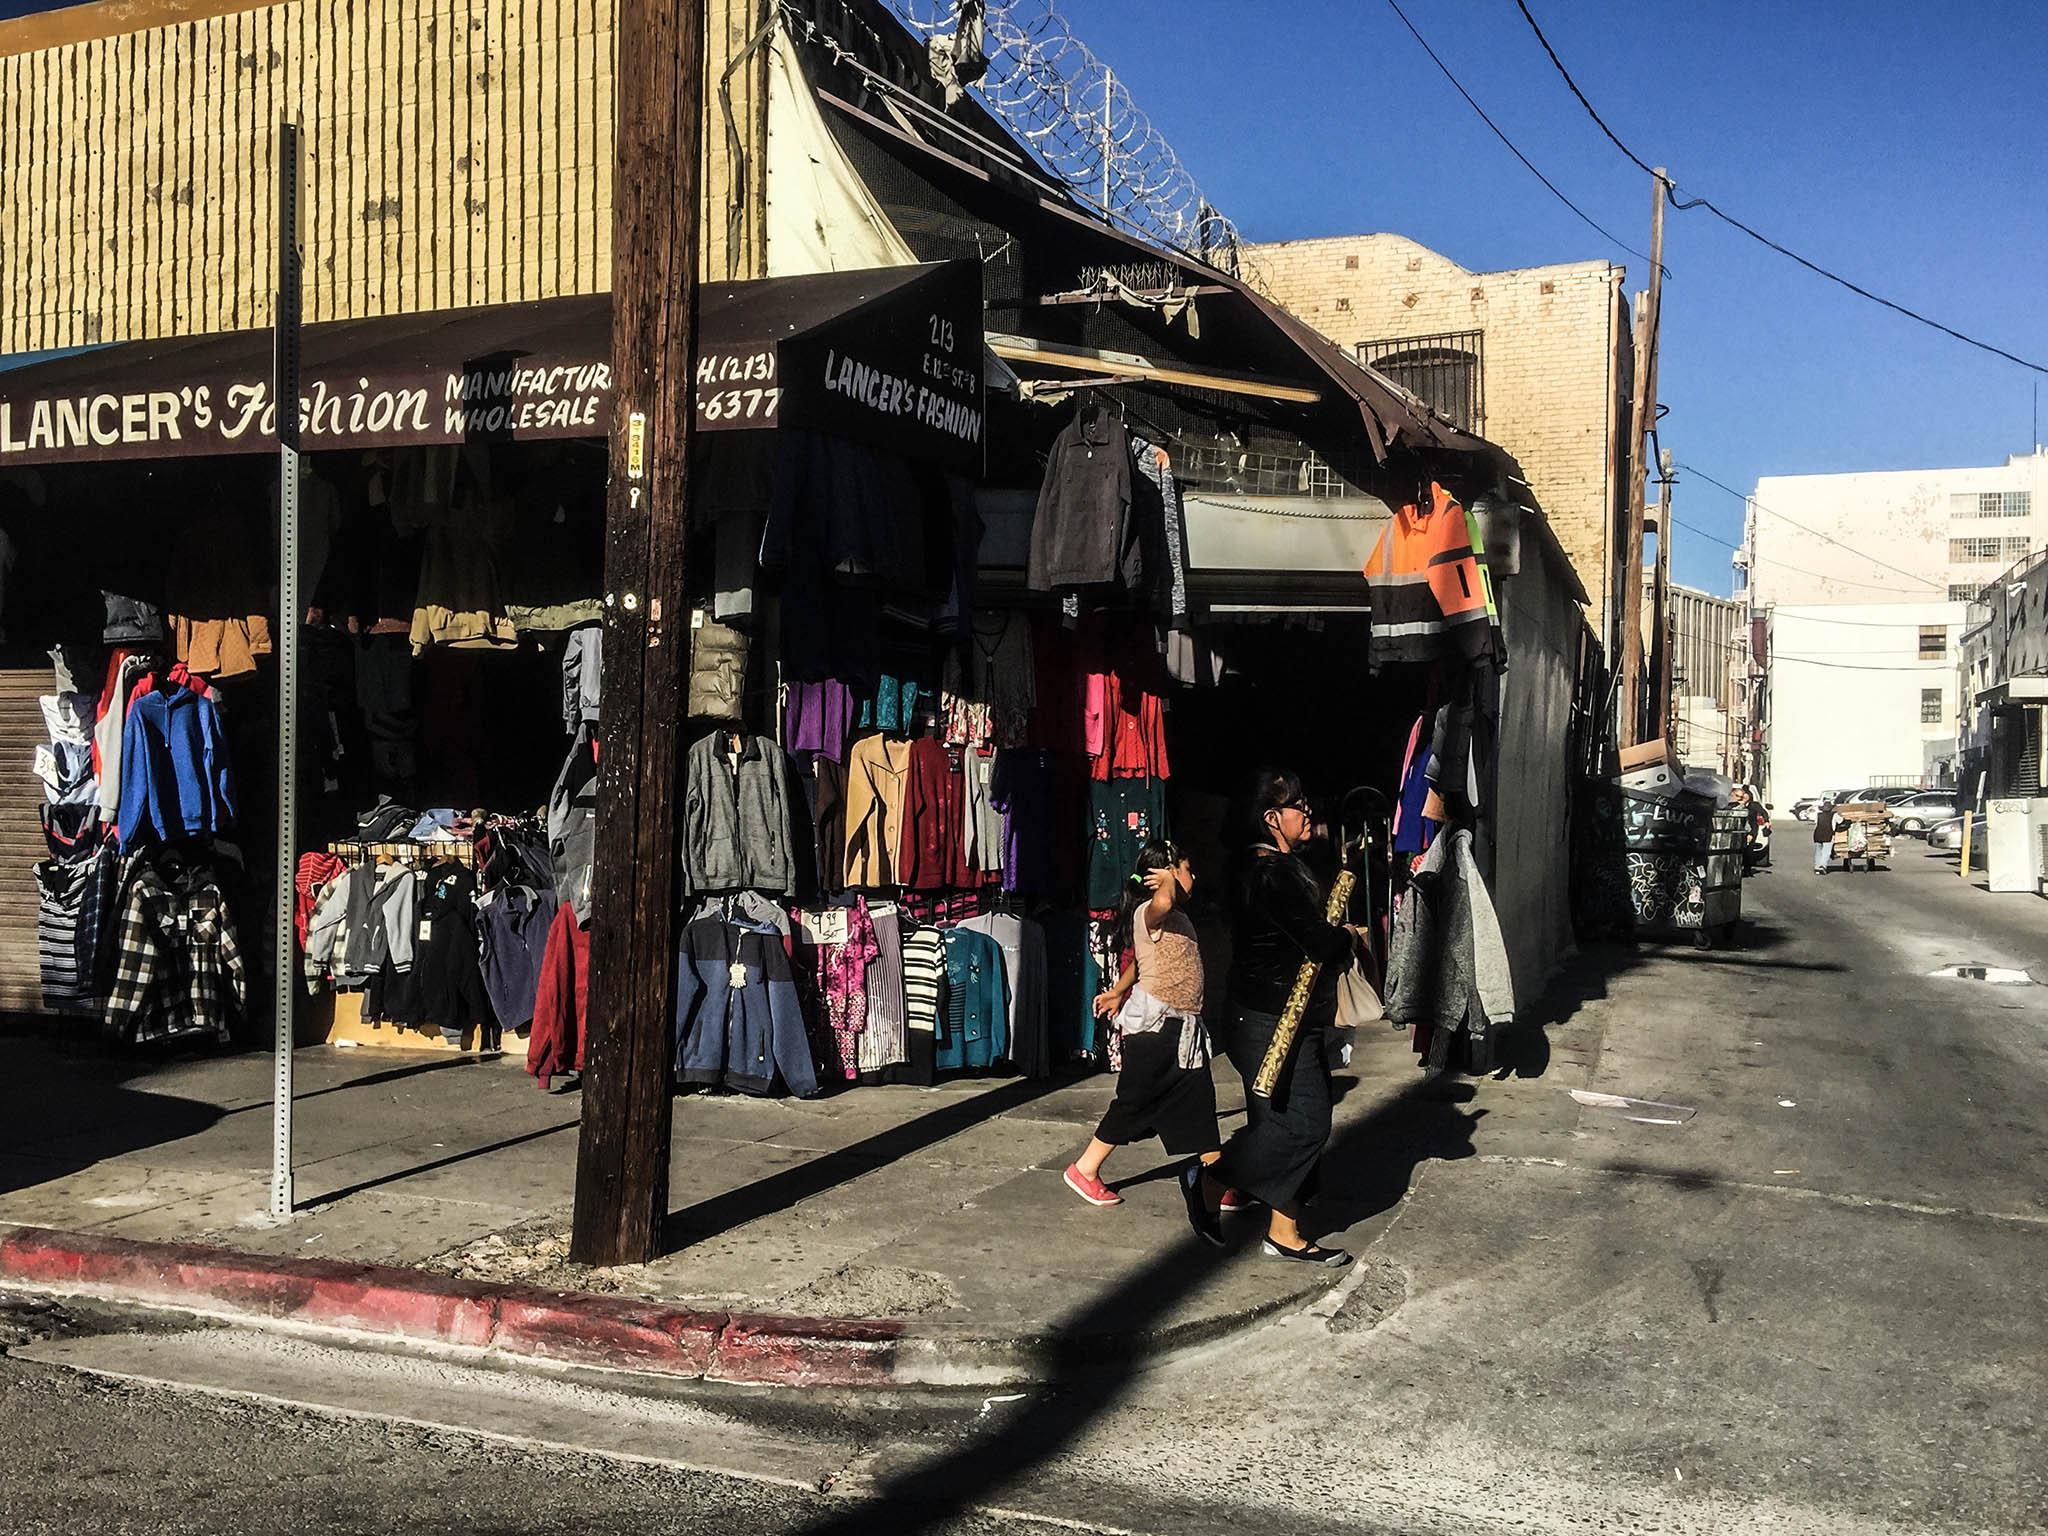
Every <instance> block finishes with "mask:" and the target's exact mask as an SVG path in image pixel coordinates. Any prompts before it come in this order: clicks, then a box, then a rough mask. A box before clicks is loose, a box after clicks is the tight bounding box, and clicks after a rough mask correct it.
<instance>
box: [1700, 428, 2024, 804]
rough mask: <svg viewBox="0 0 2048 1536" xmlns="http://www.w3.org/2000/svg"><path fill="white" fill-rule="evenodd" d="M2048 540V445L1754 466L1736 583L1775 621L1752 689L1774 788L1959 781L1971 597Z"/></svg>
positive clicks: (1755, 610) (1754, 609) (1779, 797)
mask: <svg viewBox="0 0 2048 1536" xmlns="http://www.w3.org/2000/svg"><path fill="white" fill-rule="evenodd" d="M2043 548H2048V453H2043V452H2042V451H2041V450H2040V449H2038V448H2037V449H2036V450H2035V451H2034V452H2033V453H2030V454H2015V455H2013V456H2012V457H2011V458H2009V459H2007V460H2006V462H2005V463H2004V464H2002V465H1994V466H1986V467H1969V468H1960V469H1913V470H1883V471H1873V472H1868V473H1855V474H1840V475H1769V476H1765V477H1764V478H1762V479H1760V480H1758V481H1757V485H1756V491H1755V493H1754V494H1753V495H1752V496H1751V497H1750V500H1749V507H1748V517H1747V524H1746V528H1745V539H1744V549H1743V552H1742V554H1741V555H1739V556H1738V557H1737V561H1736V564H1737V568H1738V572H1739V573H1742V574H1743V575H1745V576H1746V583H1747V584H1746V587H1745V588H1743V589H1742V590H1739V591H1738V592H1737V593H1736V596H1737V598H1738V600H1744V601H1746V602H1747V603H1748V604H1749V610H1750V612H1751V613H1752V614H1753V615H1757V616H1761V617H1762V618H1763V619H1764V620H1765V624H1766V628H1767V631H1768V635H1769V654H1768V659H1767V660H1766V662H1765V664H1764V679H1763V685H1762V686H1761V687H1760V688H1753V689H1752V693H1753V694H1754V695H1755V696H1757V697H1758V699H1759V701H1760V707H1761V709H1762V711H1763V726H1764V730H1763V738H1764V739H1763V746H1764V751H1763V758H1764V777H1765V781H1766V784H1767V787H1768V788H1767V793H1768V795H1769V797H1770V798H1771V799H1772V800H1773V801H1774V802H1775V803H1778V804H1781V805H1789V804H1790V803H1791V802H1792V800H1793V799H1795V798H1797V797H1798V796H1800V795H1805V794H1812V793H1816V792H1818V791H1821V790H1829V789H1853V788H1858V787H1861V786H1863V785H1866V784H1881V783H1888V782H1889V783H1897V784H1907V783H1919V782H1923V781H1924V782H1927V783H1945V782H1950V781H1951V776H1952V775H1953V772H1954V768H1955V757H1956V743H1957V718H1958V714H1959V711H1960V710H1961V708H1962V701H1961V700H1959V699H1958V698H1957V697H1956V689H1957V683H1956V666H1957V660H1958V640H1959V638H1960V636H1961V633H1962V631H1963V629H1964V628H1965V626H1966V625H1967V622H1968V616H1969V604H1970V602H1971V601H1972V600H1974V599H1975V598H1976V596H1977V594H1978V593H1979V592H1980V591H1982V590H1983V589H1984V588H1985V587H1986V586H1988V585H1989V584H1991V583H1992V582H1993V581H1995V580H1996V579H1997V578H1998V577H1999V576H2000V575H2002V574H2003V573H2005V572H2006V571H2008V570H2010V569H2011V568H2012V567H2013V566H2015V565H2016V564H2018V563H2020V562H2021V561H2023V560H2025V559H2026V558H2027V557H2028V556H2029V555H2030V554H2032V553H2035V552H2037V551H2039V550H2042V549H2043ZM1739 729H1740V727H1738V730H1739Z"/></svg>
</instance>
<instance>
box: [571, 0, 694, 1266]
mask: <svg viewBox="0 0 2048 1536" xmlns="http://www.w3.org/2000/svg"><path fill="white" fill-rule="evenodd" d="M617 39H618V54H617V57H618V65H617V85H616V91H617V102H618V108H617V111H618V139H617V145H616V151H615V154H616V158H615V161H614V165H615V171H614V176H613V182H612V185H613V189H614V190H613V203H612V377H613V378H614V379H615V380H617V384H616V386H615V394H614V396H613V407H612V430H611V460H610V469H609V480H608V483H607V487H606V501H605V566H604V604H605V625H604V693H603V720H602V722H601V724H600V726H599V736H600V741H601V744H602V750H601V752H600V754H599V758H598V791H597V855H596V864H595V867H594V870H593V874H592V880H591V900H590V914H591V933H590V988H589V1013H588V1018H589V1022H588V1026H587V1034H586V1037H585V1042H584V1058H585V1069H584V1079H583V1124H582V1128H581V1133H580V1135H579V1138H578V1141H577V1148H576V1206H575V1215H574V1219H573V1222H572V1227H571V1235H570V1244H569V1252H570V1256H571V1257H572V1258H574V1259H575V1260H576V1261H577V1262H579V1263H583V1264H642V1263H645V1262H647V1260H649V1259H651V1258H653V1257H655V1256H656V1254H658V1253H659V1252H660V1250H661V1233H662V1225H663V1222H664V1221H665V1219H666V1218H667V1215H668V1158H669V1130H670V1111H671V1107H672V1100H671V1098H670V1088H669V1073H670V1048H669V1040H670V1033H671V1029H672V1027H673V1026H672V1024H671V1018H672V1014H673V1004H674V980H673V976H674V971H673V964H674V961H673V948H672V945H673V931H674V924H675V905H676V898H675V886H676V836H675V818H676V805H675V796H676V765H677V758H678V751H677V746H678V742H677V738H678V736H679V734H680V731H681V723H682V718H683V703H684V700H683V695H682V681H683V672H684V667H685V663H686V659H687V657H688V654H689V645H690V624H689V614H688V611H687V607H686V605H685V603H684V599H683V542H684V541H683V517H684V503H685V497H686V490H687V483H686V476H687V471H688V466H689V448H690V428H691V424H692V421H693V418H694V415H695V409H694V401H695V389H694V383H693V373H694V369H693V366H692V364H693V358H694V353H695V347H696V311H697V246H698V239H697V235H698V215H699V204H700V202H701V197H700V195H699V192H700V186H699V172H700V162H699V137H700V131H701V123H702V115H703V91H704V81H703V73H704V0H618V32H617Z"/></svg>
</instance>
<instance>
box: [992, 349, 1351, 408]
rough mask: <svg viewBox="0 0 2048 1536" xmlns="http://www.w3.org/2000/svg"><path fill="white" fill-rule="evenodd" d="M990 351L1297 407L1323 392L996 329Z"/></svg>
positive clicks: (1008, 359)
mask: <svg viewBox="0 0 2048 1536" xmlns="http://www.w3.org/2000/svg"><path fill="white" fill-rule="evenodd" d="M988 349H989V351H991V352H993V353H995V355H996V356H997V357H1000V358H1001V359H1003V361H1005V362H1009V363H1037V364H1040V365H1042V366H1044V367H1047V368H1065V369H1068V370H1070V371H1071V372H1074V373H1080V374H1089V375H1097V374H1112V375H1118V374H1120V375H1127V376H1129V377H1130V378H1133V379H1143V380H1145V381H1147V382H1148V383H1154V384H1180V385H1185V386H1186V387H1188V388H1190V389H1213V390H1216V391H1218V392H1220V393H1222V394H1226V395H1254V396H1257V397H1259V398H1260V399H1265V400H1285V401H1289V402H1291V403H1293V404H1295V405H1314V404H1316V403H1317V402H1318V401H1320V400H1321V399H1322V398H1323V395H1322V391H1321V390H1316V389H1310V388H1308V387H1307V386H1306V385H1302V384H1288V383H1285V382H1283V381H1281V380H1279V379H1269V378H1265V377H1263V376H1262V375H1259V374H1255V373H1235V372H1226V371H1224V370H1221V369H1214V368H1183V367H1181V366H1180V365H1178V364H1175V363H1155V362H1153V361H1152V360H1151V359H1150V358H1148V357H1143V356H1140V355H1139V354H1138V353H1136V352H1109V351H1102V350H1098V349H1096V348H1094V347H1070V346H1067V345H1065V344H1063V343H1060V342H1054V341H1039V340H1036V339H1035V338H1033V337H1030V336H1006V335H1002V334H1000V333H996V332H991V333H990V335H989V337H988Z"/></svg>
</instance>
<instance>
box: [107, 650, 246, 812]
mask: <svg viewBox="0 0 2048 1536" xmlns="http://www.w3.org/2000/svg"><path fill="white" fill-rule="evenodd" d="M234 821H235V799H234V789H233V783H232V780H231V778H230V776H229V773H228V751H227V743H226V741H225V740H224V739H223V738H222V735H221V728H220V714H219V712H218V711H217V710H215V708H214V707H213V700H211V699H209V698H203V697H201V696H200V695H199V694H196V693H194V692H193V691H192V690H191V689H189V688H185V687H181V686H180V685H178V684H176V683H163V684H161V685H160V686H158V687H157V688H154V689H152V690H151V691H150V692H148V693H145V694H143V695H142V697H140V698H139V699H137V700H135V702H134V703H133V704H132V705H131V706H130V707H129V710H128V720H127V723H126V724H125V725H124V726H123V727H122V730H121V808H120V811H119V814H118V816H117V819H116V822H115V825H116V826H117V827H118V828H119V829H120V834H121V846H122V847H123V848H132V847H134V846H136V845H137V844H138V843H143V842H169V841H172V840H174V839H176V838H181V837H196V836H199V835H200V834H202V833H213V832H225V831H228V830H230V829H231V828H232V827H233V826H234Z"/></svg>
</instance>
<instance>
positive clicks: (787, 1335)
mask: <svg viewBox="0 0 2048 1536" xmlns="http://www.w3.org/2000/svg"><path fill="white" fill-rule="evenodd" d="M903 1332H904V1329H903V1324H901V1323H899V1322H891V1321H869V1320H866V1319H860V1318H819V1317H772V1316H764V1315H761V1314H758V1313H744V1312H736V1313H734V1314H733V1315H732V1316H731V1317H729V1318H727V1319H726V1324H725V1334H724V1336H723V1337H722V1338H721V1339H720V1340H719V1343H718V1357H717V1359H715V1360H714V1361H713V1362H712V1364H711V1368H710V1369H709V1370H708V1371H707V1372H706V1373H705V1374H706V1375H707V1376H709V1377H710V1378H711V1379H712V1380H713V1381H731V1382H751V1383H755V1384H757V1385H763V1386H776V1387H828V1386H829V1387H886V1386H893V1385H894V1384H895V1381H896V1364H897V1352H896V1347H897V1344H898V1343H899V1342H900V1341H901V1339H902V1338H903Z"/></svg>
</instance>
